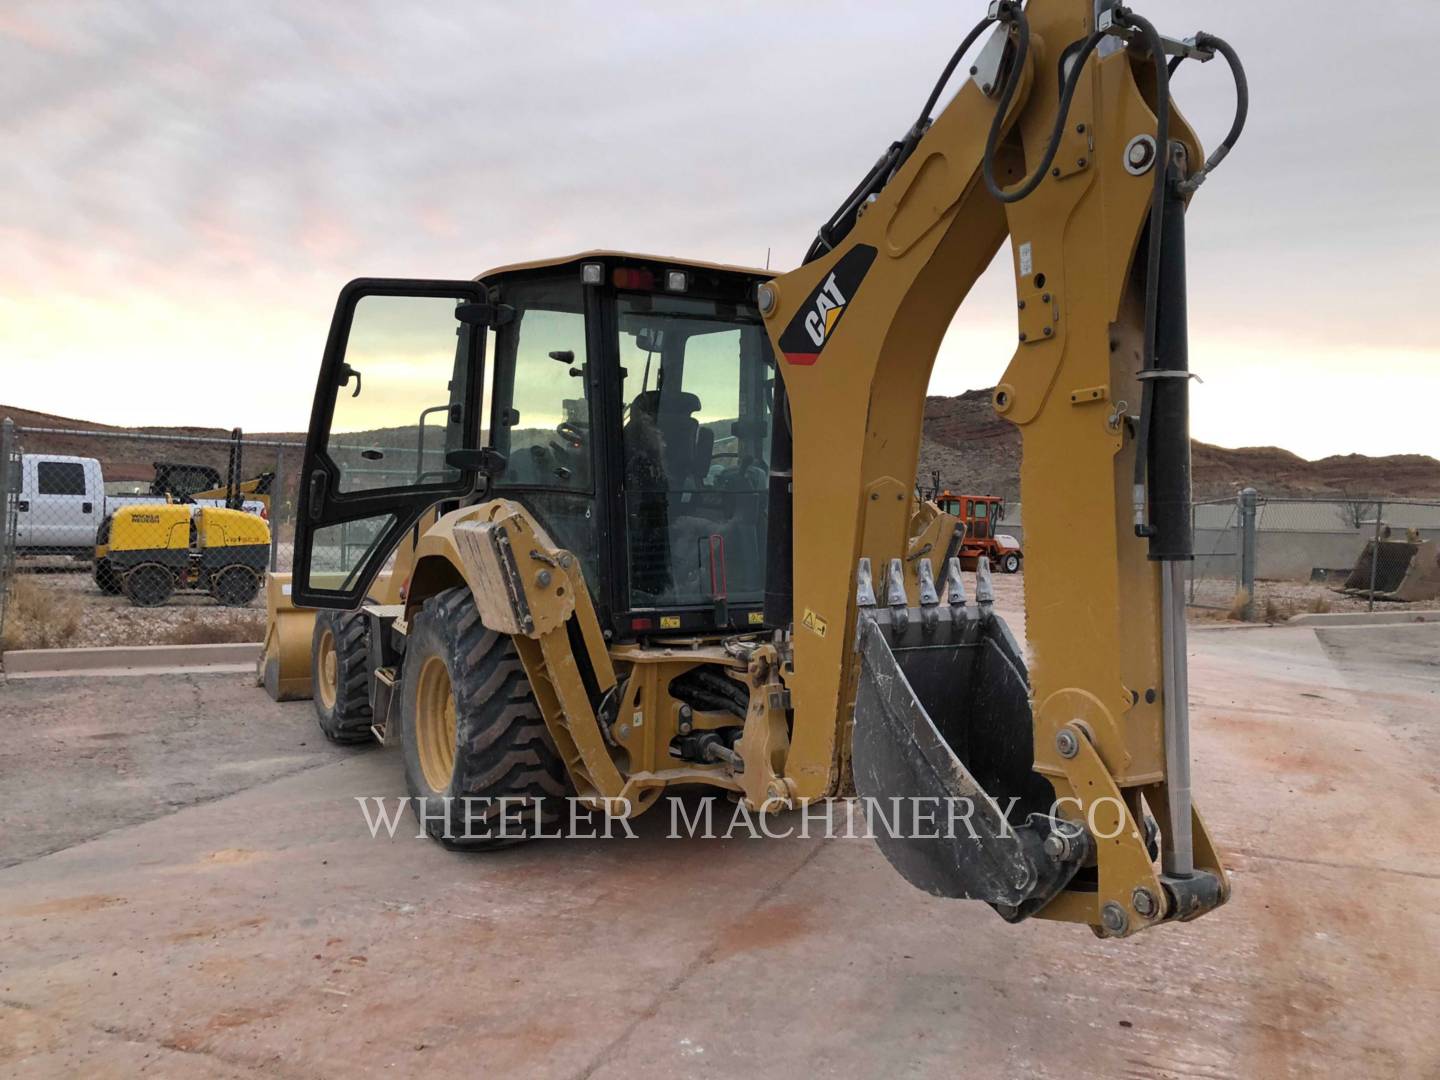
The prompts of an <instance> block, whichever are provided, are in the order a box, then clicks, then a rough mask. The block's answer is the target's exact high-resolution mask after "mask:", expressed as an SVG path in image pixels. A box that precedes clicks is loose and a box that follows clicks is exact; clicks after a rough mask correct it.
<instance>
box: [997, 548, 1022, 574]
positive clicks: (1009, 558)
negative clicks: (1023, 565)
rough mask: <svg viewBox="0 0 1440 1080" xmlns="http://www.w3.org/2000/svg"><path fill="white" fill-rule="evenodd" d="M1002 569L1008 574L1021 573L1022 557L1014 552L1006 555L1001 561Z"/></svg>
mask: <svg viewBox="0 0 1440 1080" xmlns="http://www.w3.org/2000/svg"><path fill="white" fill-rule="evenodd" d="M1000 569H1002V570H1004V571H1005V573H1007V574H1016V573H1019V572H1020V556H1019V555H1016V554H1015V553H1014V552H1013V551H1012V552H1010V554H1008V555H1006V556H1005V557H1004V558H1003V559H1001V560H1000Z"/></svg>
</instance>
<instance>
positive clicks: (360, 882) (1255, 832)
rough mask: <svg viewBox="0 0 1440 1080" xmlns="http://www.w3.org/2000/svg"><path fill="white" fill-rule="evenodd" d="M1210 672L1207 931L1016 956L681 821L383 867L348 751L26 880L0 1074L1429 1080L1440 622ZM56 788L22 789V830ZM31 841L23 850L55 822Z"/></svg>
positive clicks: (1052, 931) (1299, 632)
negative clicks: (34, 796)
mask: <svg viewBox="0 0 1440 1080" xmlns="http://www.w3.org/2000/svg"><path fill="white" fill-rule="evenodd" d="M1192 653H1193V658H1192V664H1193V666H1192V675H1191V684H1192V690H1193V692H1194V694H1195V704H1194V713H1195V725H1196V730H1195V757H1196V762H1195V779H1196V790H1197V795H1198V798H1199V800H1200V805H1201V807H1202V809H1203V810H1204V811H1205V812H1206V815H1207V819H1208V821H1209V822H1210V825H1211V827H1212V830H1213V831H1214V832H1215V833H1216V834H1217V835H1218V836H1219V838H1220V840H1221V842H1222V844H1223V846H1224V847H1225V848H1226V849H1227V851H1228V852H1229V853H1230V865H1231V866H1232V868H1233V870H1234V878H1235V893H1234V899H1233V900H1232V902H1231V903H1230V904H1229V905H1228V906H1227V907H1225V908H1223V909H1221V910H1220V911H1218V912H1216V913H1214V914H1212V915H1210V916H1209V917H1207V918H1205V919H1203V920H1201V921H1199V922H1197V923H1194V924H1191V925H1188V926H1173V927H1162V928H1159V929H1156V930H1153V931H1150V932H1148V933H1145V934H1142V935H1140V936H1139V937H1137V938H1135V939H1132V940H1130V941H1127V942H1108V941H1099V940H1096V939H1095V938H1093V937H1092V936H1091V935H1090V934H1089V932H1088V931H1086V930H1084V929H1082V928H1077V927H1073V926H1067V925H1055V924H1050V923H1046V922H1042V921H1033V922H1030V923H1027V924H1023V925H1020V926H1007V925H1006V924H1004V923H1003V922H1001V921H1000V919H999V918H998V917H996V916H995V915H993V914H992V913H991V912H990V911H989V910H988V909H985V908H982V907H979V906H977V905H971V904H965V903H958V902H954V901H944V900H937V899H934V898H931V897H927V896H924V895H922V894H920V893H919V892H917V891H915V890H913V889H911V888H910V887H909V886H908V885H906V884H905V883H904V882H903V881H902V880H901V879H900V878H899V877H898V876H896V875H895V874H894V873H893V871H891V870H890V868H889V867H888V865H887V864H886V863H885V862H884V860H883V859H882V858H881V857H880V855H879V853H878V852H877V851H876V849H875V848H874V846H873V845H872V844H871V843H869V842H867V841H864V840H845V839H832V840H819V839H812V840H803V839H798V838H795V839H787V840H749V839H732V840H728V841H726V840H708V841H707V840H668V839H665V837H664V833H665V832H666V829H667V826H668V824H669V823H668V821H667V820H666V818H665V817H664V815H663V810H662V811H661V812H659V813H657V814H655V815H653V816H647V817H645V818H642V819H641V821H640V822H639V823H637V832H638V833H639V834H640V836H639V838H638V839H635V840H629V839H613V840H609V841H604V840H595V841H563V842H561V841H553V842H540V843H534V844H531V845H528V846H525V847H521V848H516V849H511V850H508V851H503V852H499V853H495V854H490V855H484V856H467V855H460V854H453V853H449V852H446V851H444V850H442V849H440V848H439V847H437V846H436V845H434V844H431V843H429V842H427V841H420V840H416V839H413V836H414V833H415V831H416V830H415V828H414V825H413V820H412V819H410V818H408V817H407V818H406V819H405V820H404V822H403V823H402V827H401V829H400V830H399V831H398V832H397V836H396V838H395V839H393V840H391V839H387V838H384V837H383V835H382V838H381V839H378V840H372V839H371V838H370V836H369V833H368V831H367V829H366V827H365V822H364V819H363V816H362V815H361V813H360V811H359V808H358V807H357V805H356V804H355V802H354V800H353V797H354V796H355V795H388V796H398V795H400V794H402V786H403V781H402V779H401V776H400V770H399V765H398V760H397V758H396V755H395V754H394V753H392V752H388V751H370V752H363V751H362V752H359V753H339V752H335V751H332V750H331V749H330V748H328V747H323V748H320V749H319V750H318V751H316V752H315V753H313V754H311V755H310V756H307V757H304V758H303V759H301V760H297V761H292V762H291V765H293V768H290V766H287V767H286V769H287V770H288V774H286V775H275V774H270V775H267V774H266V773H265V772H264V770H261V771H260V772H258V773H257V774H256V775H255V777H254V782H253V783H251V784H249V785H248V786H243V787H242V788H240V789H237V790H235V791H234V793H232V794H228V795H223V796H221V797H215V798H209V799H202V800H196V801H194V802H193V803H191V804H189V805H186V806H184V807H183V808H179V809H175V808H174V807H168V808H167V812H165V816H152V817H151V818H150V819H149V820H139V821H125V822H122V823H120V824H119V825H118V827H116V828H113V829H111V830H110V831H106V832H104V833H103V834H101V835H96V836H95V838H94V839H90V840H88V842H79V843H75V844H74V846H70V847H67V848H65V849H64V850H60V851H55V852H53V853H51V854H48V855H43V856H38V855H36V856H33V857H23V858H22V861H20V862H18V863H16V864H15V865H12V866H9V867H8V868H7V869H4V870H0V1073H4V1074H6V1075H15V1076H68V1075H75V1074H77V1073H83V1074H84V1075H87V1076H92V1075H135V1074H144V1075H156V1076H246V1077H248V1076H260V1075H264V1076H297V1077H298V1076H342V1075H343V1076H372V1075H373V1076H396V1075H402V1076H403V1075H410V1074H413V1073H418V1072H420V1071H421V1070H422V1069H423V1070H425V1071H426V1072H431V1071H433V1072H435V1073H437V1074H439V1075H455V1074H468V1075H483V1076H526V1077H530V1076H538V1077H597V1078H598V1077H616V1078H619V1077H622V1076H632V1075H636V1074H644V1075H662V1076H697V1077H710V1076H714V1077H729V1076H755V1075H759V1074H762V1073H765V1074H772V1075H781V1076H784V1075H817V1076H836V1077H871V1076H952V1075H964V1076H967V1077H991V1076H1025V1077H1031V1076H1038V1077H1082V1076H1203V1077H1223V1076H1236V1077H1256V1076H1265V1077H1269V1076H1283V1075H1314V1074H1331V1075H1347V1076H1348V1075H1362V1076H1433V1075H1435V1074H1436V1072H1437V1071H1440V1031H1437V1030H1436V1029H1435V1026H1434V1025H1433V1024H1431V1023H1429V1022H1427V1021H1426V1019H1425V1018H1426V1017H1433V1016H1434V1015H1435V1014H1436V1011H1437V1005H1440V974H1437V971H1436V968H1435V965H1434V962H1433V960H1434V957H1435V956H1436V955H1437V953H1440V853H1437V846H1436V845H1435V843H1434V840H1433V837H1434V835H1435V832H1436V829H1437V827H1440V799H1437V798H1436V795H1437V792H1440V723H1437V721H1440V679H1437V672H1436V668H1435V661H1436V657H1437V656H1440V626H1437V625H1434V624H1428V625H1418V626H1414V627H1409V626H1406V627H1392V628H1384V629H1383V630H1380V631H1377V630H1374V629H1367V630H1363V631H1361V630H1347V629H1335V630H1329V629H1326V630H1321V631H1319V632H1317V631H1315V630H1312V629H1305V628H1298V627H1297V628H1281V629H1276V630H1273V631H1269V632H1265V633H1255V634H1212V635H1195V637H1194V638H1193V639H1192ZM185 679H186V683H187V685H190V686H193V687H194V691H193V692H194V693H195V694H198V696H199V701H200V702H201V703H202V704H201V707H200V708H199V709H198V710H197V715H201V716H204V717H206V718H207V722H208V723H210V724H212V725H213V729H214V734H215V740H216V742H215V746H216V747H217V750H216V753H217V755H218V754H219V753H220V750H219V748H220V747H223V746H225V745H226V743H225V742H224V740H227V739H229V740H231V741H230V743H229V745H230V746H231V749H230V751H229V753H228V754H227V755H226V757H227V758H228V762H229V764H231V765H235V764H237V763H238V762H239V761H240V760H241V759H244V758H245V757H247V756H261V757H267V756H268V757H276V756H280V755H276V754H275V753H273V752H272V750H273V748H272V750H262V749H260V748H259V747H257V746H256V745H254V744H251V743H247V742H246V741H245V740H244V739H237V737H236V732H237V731H246V730H248V731H249V732H250V734H251V735H253V734H255V733H256V732H257V731H265V732H273V733H274V735H275V736H277V737H278V736H281V735H283V734H285V733H289V734H290V735H291V736H292V737H293V738H294V741H295V742H299V741H302V740H303V741H305V742H306V743H307V744H309V745H307V746H306V747H304V748H303V751H302V748H298V747H294V748H292V749H293V751H294V752H296V753H301V752H303V753H306V754H309V753H310V751H311V750H312V747H314V746H315V744H316V742H317V739H316V736H315V729H314V726H313V720H312V719H311V715H310V712H309V705H308V703H293V704H290V705H275V704H273V703H271V702H269V701H268V700H267V699H265V698H264V696H263V694H260V693H259V692H258V691H251V695H250V696H245V695H242V694H241V693H240V690H239V686H240V685H241V684H240V680H238V679H236V677H234V676H187V677H185ZM65 682H66V681H65V680H47V681H45V682H44V683H43V684H42V683H39V682H36V683H26V684H23V686H24V692H25V693H31V692H32V691H38V690H39V689H40V688H42V687H44V688H49V689H50V690H51V691H52V692H58V691H57V688H59V687H63V686H64V684H65ZM121 683H124V684H127V685H131V686H133V685H136V684H137V680H134V679H128V680H114V681H113V682H109V681H103V680H95V681H93V682H92V685H94V686H99V687H104V686H106V685H119V684H121ZM20 689H21V684H12V685H11V686H8V687H4V688H0V712H3V713H4V714H5V721H4V723H5V725H6V726H7V727H10V726H12V725H15V724H16V723H17V721H19V720H20V719H21V717H20V716H19V715H17V713H16V711H15V709H14V705H15V704H16V701H17V699H16V698H15V697H14V696H13V695H15V694H16V693H17V691H19V690H20ZM187 692H189V691H187ZM207 701H213V702H220V703H222V704H220V705H219V706H218V707H216V708H206V707H204V703H205V702H207ZM24 705H25V710H24V719H25V722H30V717H32V716H33V714H34V710H35V708H36V707H37V705H36V699H25V702H24ZM130 722H131V723H132V724H133V723H136V722H137V718H136V717H134V716H132V717H131V718H130ZM168 737H169V736H167V738H168ZM268 737H269V736H267V738H268ZM262 743H263V740H262ZM186 770H187V766H186V759H184V758H183V757H182V758H180V759H178V761H177V768H176V770H175V771H174V772H172V773H167V772H166V771H165V770H163V769H161V768H156V769H155V770H152V771H151V772H150V773H149V781H148V782H150V783H152V784H156V785H160V786H161V787H164V786H166V785H168V784H171V783H176V784H178V783H185V782H189V781H190V780H191V778H190V777H189V776H187V774H186ZM297 770H298V771H297ZM74 782H75V780H74V779H73V778H71V779H61V780H60V781H59V782H58V785H57V786H59V785H64V784H71V783H74ZM45 783H51V784H56V781H49V780H47V779H46V777H45V776H44V774H43V773H36V772H33V771H31V770H30V768H29V763H27V762H22V761H15V760H11V761H7V762H6V768H5V769H4V771H3V773H0V802H3V803H5V804H8V803H10V802H11V800H12V799H13V798H15V797H16V792H17V790H19V789H21V788H28V787H29V786H30V785H35V784H45ZM37 805H40V806H41V809H42V810H43V803H40V804H37ZM5 826H6V830H5V833H4V844H3V845H0V852H4V851H8V850H10V849H11V848H12V845H13V844H14V843H15V838H16V836H17V832H16V830H19V832H18V835H19V836H20V837H21V839H22V842H23V835H24V832H25V830H26V829H27V828H28V827H29V825H28V823H27V822H26V821H23V820H22V821H17V820H16V819H15V818H14V816H12V817H10V818H7V819H5ZM52 846H53V845H52Z"/></svg>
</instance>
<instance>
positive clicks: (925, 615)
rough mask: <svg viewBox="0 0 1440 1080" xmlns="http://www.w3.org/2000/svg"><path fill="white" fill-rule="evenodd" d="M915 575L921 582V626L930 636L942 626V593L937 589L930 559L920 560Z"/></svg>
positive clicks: (926, 634)
mask: <svg viewBox="0 0 1440 1080" xmlns="http://www.w3.org/2000/svg"><path fill="white" fill-rule="evenodd" d="M915 576H916V578H917V579H918V580H919V583H920V627H921V629H923V630H924V631H925V636H926V637H930V636H933V635H934V633H935V631H936V630H938V629H939V628H940V594H939V593H938V592H936V591H935V571H934V569H933V568H932V567H931V565H930V560H929V559H921V560H920V565H919V566H917V567H916V571H915Z"/></svg>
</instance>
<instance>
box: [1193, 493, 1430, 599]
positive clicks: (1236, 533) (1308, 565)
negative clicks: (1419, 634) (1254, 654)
mask: <svg viewBox="0 0 1440 1080" xmlns="http://www.w3.org/2000/svg"><path fill="white" fill-rule="evenodd" d="M1194 525H1195V561H1194V563H1193V564H1192V565H1191V568H1190V580H1189V585H1188V591H1187V600H1188V601H1189V603H1190V605H1191V606H1193V607H1195V608H1199V609H1204V610H1209V611H1220V612H1227V613H1229V614H1230V615H1231V616H1233V617H1235V618H1241V619H1265V620H1269V621H1274V620H1276V619H1283V618H1288V617H1289V616H1291V615H1296V614H1302V613H1305V612H1327V611H1375V610H1377V609H1387V610H1390V609H1400V608H1403V607H1407V606H1408V607H1414V608H1437V607H1440V557H1437V546H1440V545H1437V541H1440V502H1430V501H1423V500H1399V499H1381V498H1362V497H1352V496H1344V497H1340V498H1308V499H1300V498H1284V497H1281V498H1269V497H1266V496H1265V495H1264V494H1263V493H1260V492H1257V491H1254V490H1253V489H1247V490H1246V491H1243V492H1241V493H1239V494H1238V495H1237V496H1236V497H1235V498H1234V499H1229V500H1211V501H1205V502H1197V503H1196V504H1195V507H1194Z"/></svg>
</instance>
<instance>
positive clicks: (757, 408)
mask: <svg viewBox="0 0 1440 1080" xmlns="http://www.w3.org/2000/svg"><path fill="white" fill-rule="evenodd" d="M617 325H618V330H619V338H620V340H619V353H620V366H621V371H622V399H623V407H624V410H625V411H624V418H623V422H624V427H623V434H622V442H623V447H624V455H625V473H624V487H625V509H626V528H627V531H628V536H629V541H628V552H627V554H628V559H629V570H630V604H631V607H632V608H647V607H657V606H684V605H700V604H705V603H707V602H709V601H711V600H713V599H714V598H715V597H716V596H717V595H718V594H719V593H720V592H721V591H722V590H723V591H724V592H725V593H726V595H727V597H728V599H729V600H730V602H732V603H751V602H753V603H758V602H760V601H761V600H762V599H763V597H764V587H765V532H766V519H765V515H766V498H767V496H766V490H767V484H768V470H769V463H768V462H769V453H770V404H771V401H772V397H773V390H774V362H773V360H772V358H771V353H770V346H769V340H768V338H767V337H766V335H765V332H764V328H763V326H761V324H760V320H759V317H758V315H757V313H756V312H755V311H754V310H753V309H751V308H747V307H744V306H739V305H735V304H721V303H718V302H716V301H712V300H700V299H695V298H691V297H676V296H665V295H658V296H657V295H651V294H638V293H637V294H630V293H622V294H621V295H620V296H619V298H618V301H617Z"/></svg>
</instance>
